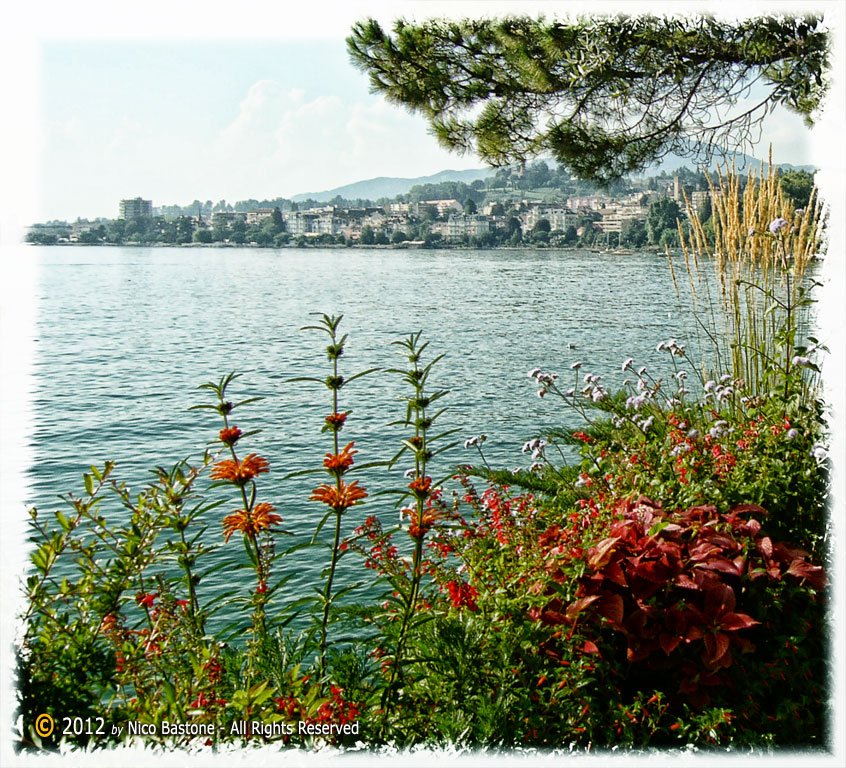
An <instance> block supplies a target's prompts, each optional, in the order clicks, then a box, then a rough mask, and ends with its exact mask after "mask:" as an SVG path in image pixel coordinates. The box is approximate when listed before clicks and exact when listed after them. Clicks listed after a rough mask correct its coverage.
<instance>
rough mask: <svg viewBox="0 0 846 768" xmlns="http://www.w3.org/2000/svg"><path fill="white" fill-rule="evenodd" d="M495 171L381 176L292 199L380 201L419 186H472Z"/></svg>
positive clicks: (480, 169)
mask: <svg viewBox="0 0 846 768" xmlns="http://www.w3.org/2000/svg"><path fill="white" fill-rule="evenodd" d="M493 174H494V170H492V169H490V168H476V169H473V168H471V169H469V170H466V171H440V172H439V173H435V174H433V175H432V176H419V177H417V178H416V179H404V178H392V177H390V176H380V177H378V178H376V179H367V180H366V181H357V182H355V183H354V184H346V185H345V186H343V187H336V188H335V189H329V190H326V191H324V192H309V193H306V194H302V195H294V197H292V198H291V199H292V200H293V201H294V202H300V201H302V200H316V201H318V202H321V203H325V202H327V201H328V200H331V199H332V198H333V197H337V196H340V197H343V198H346V199H347V200H359V199H361V200H378V199H379V198H380V197H396V196H397V195H404V194H405V193H406V192H408V191H409V190H410V189H411V188H412V187H413V186H416V185H417V184H438V183H439V182H442V181H463V182H464V183H465V184H471V183H472V182H474V181H476V180H477V179H486V178H487V177H488V176H493Z"/></svg>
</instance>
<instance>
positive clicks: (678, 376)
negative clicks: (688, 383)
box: [673, 371, 687, 381]
mask: <svg viewBox="0 0 846 768" xmlns="http://www.w3.org/2000/svg"><path fill="white" fill-rule="evenodd" d="M673 376H675V377H676V379H677V380H678V381H684V380H685V379H686V378H687V371H679V372H678V373H674V374H673Z"/></svg>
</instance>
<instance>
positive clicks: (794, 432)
mask: <svg viewBox="0 0 846 768" xmlns="http://www.w3.org/2000/svg"><path fill="white" fill-rule="evenodd" d="M784 436H785V437H786V438H787V439H788V440H795V439H796V438H797V437H799V430H798V429H796V428H795V427H793V428H791V429H788V430H787V433H786V434H785V435H784Z"/></svg>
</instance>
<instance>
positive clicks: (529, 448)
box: [523, 437, 546, 454]
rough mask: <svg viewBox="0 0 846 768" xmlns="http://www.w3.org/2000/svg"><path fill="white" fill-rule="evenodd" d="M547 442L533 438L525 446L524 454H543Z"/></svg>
mask: <svg viewBox="0 0 846 768" xmlns="http://www.w3.org/2000/svg"><path fill="white" fill-rule="evenodd" d="M545 446H546V442H545V441H544V440H542V439H541V438H539V437H533V438H532V439H531V440H529V441H528V442H526V443H524V444H523V453H532V454H535V453H538V452H543V449H544V447H545Z"/></svg>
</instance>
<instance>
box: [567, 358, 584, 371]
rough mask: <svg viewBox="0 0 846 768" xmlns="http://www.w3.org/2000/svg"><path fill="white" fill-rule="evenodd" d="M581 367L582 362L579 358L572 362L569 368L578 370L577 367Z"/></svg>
mask: <svg viewBox="0 0 846 768" xmlns="http://www.w3.org/2000/svg"><path fill="white" fill-rule="evenodd" d="M581 367H582V362H581V360H579V361H577V362H575V363H573V364H572V365H571V366H570V368H572V369H573V370H574V371H578V370H579V368H581Z"/></svg>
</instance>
